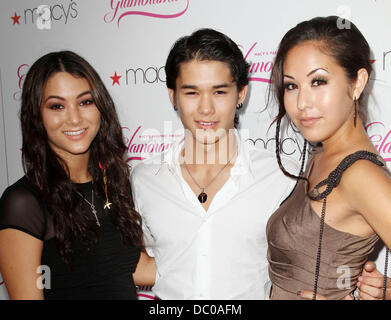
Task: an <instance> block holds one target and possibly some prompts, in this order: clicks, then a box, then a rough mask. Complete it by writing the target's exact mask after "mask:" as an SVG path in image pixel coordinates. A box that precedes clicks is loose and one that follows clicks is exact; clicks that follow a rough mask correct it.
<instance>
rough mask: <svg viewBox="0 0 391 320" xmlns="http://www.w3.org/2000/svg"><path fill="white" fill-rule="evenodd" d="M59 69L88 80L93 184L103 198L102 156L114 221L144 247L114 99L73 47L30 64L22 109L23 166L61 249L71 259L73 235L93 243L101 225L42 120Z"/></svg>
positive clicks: (127, 237)
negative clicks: (96, 124)
mask: <svg viewBox="0 0 391 320" xmlns="http://www.w3.org/2000/svg"><path fill="white" fill-rule="evenodd" d="M57 72H67V73H69V74H71V75H73V76H75V77H81V78H84V79H86V80H87V82H88V84H89V86H90V90H91V95H92V98H93V101H94V103H95V105H96V107H97V108H98V110H99V112H100V117H101V121H100V128H99V131H98V133H97V135H96V137H95V139H94V140H93V141H92V143H91V145H90V149H89V150H90V158H89V163H88V170H89V173H90V174H91V176H92V179H93V188H94V191H95V192H97V193H98V194H99V195H100V196H101V197H102V198H104V197H105V193H104V186H103V172H102V170H101V169H100V168H99V162H100V163H101V164H102V165H103V167H104V168H105V169H106V175H107V188H108V193H109V198H110V202H112V208H111V210H110V217H111V219H112V222H113V223H114V224H115V226H116V227H117V228H118V229H119V231H120V234H121V238H122V241H123V242H124V243H126V244H128V245H132V246H134V247H137V248H141V247H142V230H141V217H140V215H139V214H138V213H137V212H136V211H135V210H134V209H133V208H134V203H133V198H132V194H131V190H130V184H129V180H128V179H129V168H128V166H127V164H126V163H125V161H124V153H125V151H126V146H125V143H124V140H123V136H122V128H121V125H120V122H119V119H118V116H117V112H116V110H115V106H114V102H113V100H112V99H111V97H110V94H109V93H108V91H107V89H106V88H105V86H104V84H103V82H102V80H101V79H100V77H99V75H98V73H97V72H96V71H95V70H94V68H93V67H92V66H91V65H90V64H89V63H88V62H87V61H86V60H84V59H83V58H82V57H80V56H79V55H77V54H75V53H73V52H71V51H60V52H52V53H49V54H46V55H44V56H43V57H41V58H40V59H38V60H37V61H36V62H35V63H34V64H33V65H32V66H31V68H30V70H29V71H28V73H27V75H26V78H25V82H24V85H23V90H22V107H21V113H20V118H21V127H22V136H23V167H24V170H25V173H26V176H27V178H28V179H29V181H30V182H31V183H32V184H33V185H34V186H35V187H36V188H37V190H38V192H39V195H40V197H41V198H42V200H43V201H44V203H45V205H46V207H47V210H48V213H49V214H50V215H51V217H52V218H53V224H54V230H55V238H56V244H57V248H58V250H59V254H60V256H61V258H62V259H63V260H64V261H65V262H66V263H68V264H70V265H71V256H72V253H73V250H72V243H73V241H74V240H76V239H77V240H81V241H83V242H84V243H86V244H88V245H94V244H96V243H97V240H98V232H99V231H98V228H97V227H96V225H95V222H94V218H93V217H92V215H86V214H84V213H83V212H84V211H83V206H82V203H81V201H82V200H81V198H80V197H75V194H76V190H77V189H76V187H75V186H74V185H73V184H72V181H71V180H70V178H69V170H68V167H67V165H66V163H65V162H64V161H63V160H62V159H61V158H60V157H59V156H58V155H57V154H56V153H55V152H54V151H53V150H52V148H51V147H50V146H49V143H48V136H47V133H46V130H45V128H44V125H43V121H42V116H41V103H42V95H43V91H44V87H45V85H46V83H47V81H48V79H49V78H50V77H51V76H52V75H54V74H55V73H57Z"/></svg>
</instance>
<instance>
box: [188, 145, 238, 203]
mask: <svg viewBox="0 0 391 320" xmlns="http://www.w3.org/2000/svg"><path fill="white" fill-rule="evenodd" d="M236 153H237V152H235V154H234V155H233V156H232V158H231V159H229V160H228V162H227V163H226V164H225V165H224V167H222V168H221V169H220V170H219V172H217V174H216V175H215V176H214V177H213V179H212V180H210V182H209V183H208V184H207V185H206V186H205V187H201V186H200V185H199V184H198V183H197V181H196V180H195V179H194V177H193V176H192V174H191V173H190V170H189V168H188V167H187V163H186V161H185V159H183V163H184V165H185V168H186V171H187V173H188V174H189V176H190V178H191V179H192V180H193V182H194V183H195V184H196V185H197V187H198V188H199V189H201V192H200V194H199V195H198V201H199V202H201V203H205V202H206V201H207V200H208V195H207V194H206V193H205V189H206V188H208V187H209V186H210V185H211V184H212V182H213V181H215V179H216V178H217V176H218V175H219V174H220V173H221V172H223V170H224V169H225V168H226V167H227V166H228V164H229V163H231V160H232V159H233V157H234V156H235V155H236Z"/></svg>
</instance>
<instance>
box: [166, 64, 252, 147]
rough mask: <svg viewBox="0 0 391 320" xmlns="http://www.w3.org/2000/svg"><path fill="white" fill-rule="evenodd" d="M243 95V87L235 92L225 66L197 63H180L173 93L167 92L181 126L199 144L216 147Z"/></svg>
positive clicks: (234, 86) (245, 88) (231, 124)
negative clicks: (176, 111)
mask: <svg viewBox="0 0 391 320" xmlns="http://www.w3.org/2000/svg"><path fill="white" fill-rule="evenodd" d="M246 92H247V86H245V87H243V88H242V90H240V91H239V90H238V88H237V85H236V83H235V82H234V81H233V78H232V74H231V70H230V68H229V66H228V64H226V63H224V62H220V61H199V60H191V61H189V62H185V63H181V64H180V70H179V75H178V77H177V79H176V90H175V91H174V90H173V89H169V95H170V100H171V102H172V104H173V105H176V106H177V107H178V112H179V116H180V118H181V121H182V124H183V126H184V127H185V129H187V130H189V131H190V132H191V134H192V137H193V139H194V140H195V141H196V142H198V143H201V144H214V143H217V142H218V141H220V140H221V139H222V138H224V137H226V136H227V133H228V131H229V130H230V129H233V128H234V119H235V112H236V106H237V105H238V104H239V103H243V101H244V99H245V97H246Z"/></svg>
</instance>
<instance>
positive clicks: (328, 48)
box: [267, 16, 372, 179]
mask: <svg viewBox="0 0 391 320" xmlns="http://www.w3.org/2000/svg"><path fill="white" fill-rule="evenodd" d="M340 22H343V25H344V26H345V27H344V28H342V27H340V25H341V23H340ZM305 41H314V42H316V44H317V45H318V48H319V49H320V50H321V51H322V52H323V53H325V54H327V55H330V56H332V57H333V58H334V59H335V60H336V61H337V63H338V64H339V65H340V66H341V67H342V68H343V69H344V70H345V73H346V76H347V78H348V79H349V80H350V81H352V82H353V81H354V80H356V79H357V72H358V71H359V70H360V69H362V68H364V69H366V70H367V72H368V75H370V74H371V72H372V66H371V63H370V48H369V45H368V42H367V41H366V40H365V38H364V36H363V35H362V33H361V32H360V30H358V28H357V27H356V26H355V25H354V24H353V23H352V22H350V21H349V20H347V19H343V18H340V17H338V16H329V17H317V18H313V19H311V20H308V21H303V22H301V23H299V24H298V25H297V26H296V27H294V28H292V29H291V30H289V31H288V32H287V33H286V34H285V36H284V37H283V38H282V40H281V42H280V45H279V47H278V51H277V55H276V58H275V61H274V65H273V70H272V74H271V79H270V80H271V86H270V87H269V92H268V99H267V100H268V103H267V104H268V105H269V104H270V102H271V98H274V99H275V100H276V102H277V104H278V114H277V116H276V117H275V119H274V120H273V122H272V124H273V123H276V155H277V161H278V165H279V167H280V169H281V170H282V171H283V172H284V174H285V175H287V176H289V177H292V178H298V179H305V178H304V177H302V176H301V174H302V173H303V168H304V163H305V154H306V152H307V149H306V148H307V141H305V142H304V148H303V156H302V164H301V170H300V174H299V176H296V175H293V174H291V173H289V172H287V171H286V170H285V168H284V167H283V165H282V163H281V158H280V142H279V137H280V125H281V120H282V119H283V118H284V116H285V115H286V111H285V105H284V92H285V88H284V73H283V66H284V61H285V58H286V56H287V54H288V52H289V51H290V50H291V49H292V48H294V47H295V46H297V45H299V44H301V43H303V42H305ZM364 99H366V94H362V95H361V96H360V99H359V100H358V106H359V108H358V110H359V113H360V117H361V119H363V122H365V119H366V112H365V108H364V106H363V100H364Z"/></svg>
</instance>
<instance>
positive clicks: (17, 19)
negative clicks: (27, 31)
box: [11, 12, 20, 25]
mask: <svg viewBox="0 0 391 320" xmlns="http://www.w3.org/2000/svg"><path fill="white" fill-rule="evenodd" d="M19 18H20V16H18V15H17V14H16V12H15V15H14V16H13V17H11V19H12V20H14V22H13V23H12V25H14V24H15V23H17V24H20V23H19Z"/></svg>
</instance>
